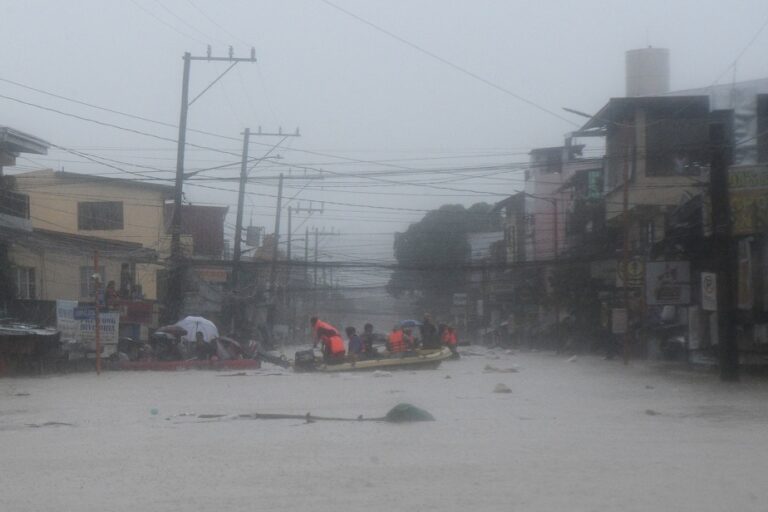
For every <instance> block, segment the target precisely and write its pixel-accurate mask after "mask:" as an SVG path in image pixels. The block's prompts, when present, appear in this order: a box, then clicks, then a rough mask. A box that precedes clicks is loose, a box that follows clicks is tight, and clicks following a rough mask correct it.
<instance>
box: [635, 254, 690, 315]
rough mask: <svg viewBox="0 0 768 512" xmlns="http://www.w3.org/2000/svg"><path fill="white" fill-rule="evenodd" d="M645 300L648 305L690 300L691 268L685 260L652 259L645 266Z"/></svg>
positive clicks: (678, 302) (679, 303)
mask: <svg viewBox="0 0 768 512" xmlns="http://www.w3.org/2000/svg"><path fill="white" fill-rule="evenodd" d="M645 279H646V280H645V302H646V304H648V305H650V306H658V305H665V304H676V305H685V304H689V303H690V302H691V269H690V264H689V263H688V262H687V261H652V262H648V263H647V264H646V268H645Z"/></svg>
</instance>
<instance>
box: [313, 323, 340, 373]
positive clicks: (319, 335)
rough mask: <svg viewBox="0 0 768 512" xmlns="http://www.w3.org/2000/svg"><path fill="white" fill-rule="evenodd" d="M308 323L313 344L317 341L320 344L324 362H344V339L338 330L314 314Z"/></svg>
mask: <svg viewBox="0 0 768 512" xmlns="http://www.w3.org/2000/svg"><path fill="white" fill-rule="evenodd" d="M310 323H311V325H312V337H313V338H314V340H315V346H317V343H318V342H320V343H321V344H322V351H323V360H324V361H325V362H326V363H341V362H344V354H345V350H344V339H343V338H342V337H341V334H339V330H338V329H336V328H335V327H334V326H332V325H331V324H329V323H326V322H323V321H322V320H320V319H318V318H317V317H316V316H313V317H312V318H311V319H310Z"/></svg>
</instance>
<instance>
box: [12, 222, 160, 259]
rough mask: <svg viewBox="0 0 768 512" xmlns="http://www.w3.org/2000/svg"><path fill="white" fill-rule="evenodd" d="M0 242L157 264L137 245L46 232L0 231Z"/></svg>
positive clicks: (153, 256) (150, 252) (148, 251)
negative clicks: (97, 252) (97, 253)
mask: <svg viewBox="0 0 768 512" xmlns="http://www.w3.org/2000/svg"><path fill="white" fill-rule="evenodd" d="M0 240H6V241H9V242H12V243H14V244H19V245H21V246H24V247H29V246H32V247H41V248H49V249H50V248H55V249H57V250H64V251H67V252H70V253H78V254H92V253H93V251H99V252H101V253H102V254H103V255H104V256H106V257H113V258H124V259H128V260H131V261H142V262H153V261H156V260H157V251H155V250H153V249H147V248H145V247H143V246H142V245H141V244H140V243H136V242H123V241H121V240H110V239H106V238H99V237H95V236H85V235H76V234H72V233H63V232H60V231H49V230H47V229H33V230H32V231H31V232H19V231H16V230H6V229H3V228H0Z"/></svg>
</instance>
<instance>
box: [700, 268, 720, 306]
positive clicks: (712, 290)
mask: <svg viewBox="0 0 768 512" xmlns="http://www.w3.org/2000/svg"><path fill="white" fill-rule="evenodd" d="M701 309H703V310H704V311H717V274H715V273H714V272H702V273H701Z"/></svg>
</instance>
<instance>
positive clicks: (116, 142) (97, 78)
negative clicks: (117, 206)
mask: <svg viewBox="0 0 768 512" xmlns="http://www.w3.org/2000/svg"><path fill="white" fill-rule="evenodd" d="M334 3H335V4H336V5H338V6H340V7H343V8H344V9H347V10H349V11H351V12H353V13H354V14H356V15H358V16H359V17H361V18H364V19H365V20H368V21H370V22H371V23H373V24H375V25H378V26H379V27H382V28H384V29H386V30H388V31H390V32H392V33H394V34H396V35H397V36H399V37H401V38H403V39H405V40H407V41H408V42H410V43H413V44H414V45H417V46H420V47H422V48H424V49H425V50H427V51H430V52H432V53H434V54H437V55H439V56H440V57H442V58H444V59H446V60H448V61H450V62H451V63H453V64H455V65H457V66H459V67H461V68H464V69H466V70H468V71H471V72H473V73H475V74H477V75H479V76H481V77H482V78H484V79H486V80H488V81H490V82H492V83H494V84H496V85H498V86H500V87H503V88H505V89H507V90H508V91H510V92H512V93H514V95H517V96H519V97H522V98H525V99H526V100H528V101H529V102H531V103H534V104H536V105H538V106H539V107H541V108H537V107H534V106H532V105H530V104H528V103H525V102H523V101H521V100H520V99H519V98H516V97H515V96H514V95H512V94H507V93H504V92H501V91H499V90H496V89H494V88H492V87H490V86H489V85H487V84H484V83H481V82H480V81H478V80H476V79H473V78H471V77H469V76H467V75H466V74H463V73H461V72H459V71H457V70H456V69H454V68H452V67H450V66H448V65H446V64H445V63H442V62H439V61H438V60H436V59H434V58H431V57H429V56H427V55H425V54H423V53H420V52H419V51H417V50H416V49H414V48H412V47H410V46H408V45H407V44H405V43H403V42H401V41H398V40H395V39H393V38H392V37H389V36H387V35H385V34H383V33H382V32H380V31H377V30H376V29H374V28H373V27H371V26H369V25H366V24H365V23H364V22H362V21H360V20H358V19H354V18H352V17H350V16H349V15H347V14H344V13H343V12H340V11H339V10H337V9H335V8H333V7H332V6H330V5H328V4H327V3H325V2H323V1H321V0H295V1H292V0H282V1H274V0H272V1H259V2H256V1H213V0H126V1H119V2H118V1H109V0H99V1H96V0H87V1H83V0H80V1H78V2H61V1H54V0H48V1H42V0H40V1H35V0H23V1H22V0H4V1H3V2H2V18H0V45H1V46H2V48H3V51H2V52H0V63H1V64H2V65H1V66H0V79H2V80H11V81H14V82H19V83H21V84H24V85H27V86H31V87H35V88H38V89H41V90H44V91H46V92H49V93H54V94H58V95H63V96H67V97H71V98H74V99H77V100H80V101H83V102H87V103H92V104H95V105H99V106H103V107H108V108H110V109H114V110H118V111H122V112H126V113H130V114H133V115H138V116H143V117H147V118H151V119H153V120H157V121H162V122H165V123H171V124H175V123H177V122H178V114H179V94H180V88H181V73H182V60H181V56H182V54H183V53H184V52H185V51H190V52H192V53H193V55H204V54H205V51H206V45H207V44H211V45H212V47H213V53H214V55H217V56H224V55H226V53H227V48H228V46H229V45H230V44H231V45H233V46H234V51H235V55H236V56H241V57H242V56H246V55H248V53H249V50H250V46H254V47H255V48H256V54H257V58H258V59H259V62H258V64H255V65H254V64H240V65H238V66H237V67H235V68H234V69H233V70H232V72H230V73H229V74H228V75H227V76H226V77H224V78H223V79H222V80H221V81H220V82H219V83H218V84H216V85H215V86H214V87H212V88H211V90H210V91H208V92H207V93H206V94H205V95H204V96H203V97H201V98H200V100H199V101H198V102H197V103H195V104H194V105H193V106H192V107H191V109H190V114H189V127H190V128H193V129H200V130H205V131H209V132H213V133H216V134H220V135H223V136H225V137H231V138H232V140H230V139H226V138H224V137H212V136H208V135H202V134H198V133H190V134H189V136H188V141H189V142H192V143H194V144H198V145H201V146H206V147H209V148H213V149H216V150H218V151H211V150H201V149H199V148H190V149H189V150H188V152H187V168H188V169H197V168H203V167H212V166H216V165H222V164H227V163H232V164H233V167H231V168H228V169H223V170H217V171H210V172H207V173H201V174H200V175H199V177H206V178H203V179H198V180H196V181H193V182H190V185H189V186H187V187H186V188H185V193H186V196H187V198H188V199H189V200H191V201H192V202H197V203H202V204H224V205H231V212H232V213H234V204H235V194H234V193H233V192H226V191H224V190H221V189H225V190H233V189H234V186H235V185H234V184H233V183H231V182H219V181H217V180H211V178H224V177H233V176H236V175H237V173H238V169H239V167H238V165H237V162H238V160H239V157H237V156H236V154H239V152H240V149H241V143H240V142H239V141H238V140H237V139H239V137H240V133H241V132H242V130H243V128H244V127H246V126H249V127H251V128H252V129H254V130H255V129H257V127H258V126H259V125H260V126H262V128H263V129H264V130H265V131H274V130H277V128H278V127H280V126H282V128H283V130H285V131H293V130H294V129H295V128H296V127H297V126H298V127H300V128H301V133H302V137H300V138H295V139H286V140H285V141H283V143H282V144H281V146H280V147H279V148H278V149H277V150H276V151H275V153H273V154H279V155H280V156H281V157H282V159H281V160H278V161H277V162H276V163H270V164H266V163H265V164H263V165H260V166H259V167H257V168H256V169H254V170H253V171H252V174H251V176H252V177H253V178H254V179H258V178H260V177H261V178H262V179H261V181H260V182H254V183H252V184H251V185H250V186H249V189H248V192H249V194H248V197H247V199H246V204H247V209H246V224H247V223H248V222H249V221H250V217H251V215H252V216H253V222H254V224H255V225H264V226H268V228H267V229H268V231H271V230H272V226H273V223H274V220H273V212H274V205H275V199H274V196H275V194H276V180H275V179H274V176H276V175H277V174H278V173H279V172H285V173H288V172H289V169H291V166H294V167H293V170H292V171H291V172H292V173H296V172H299V173H303V172H304V171H305V170H306V172H307V173H308V174H312V175H315V176H320V174H318V172H319V171H320V170H323V171H325V172H324V174H323V175H322V176H323V177H324V179H323V180H311V181H309V180H306V181H305V180H292V181H288V182H287V183H286V190H285V193H286V197H288V198H293V202H292V203H291V204H293V205H296V204H297V203H298V202H301V204H302V205H303V206H308V202H309V200H315V201H319V200H327V201H333V202H338V203H349V204H351V205H371V206H379V207H383V208H380V209H371V208H364V207H363V206H344V205H330V204H326V211H325V213H324V214H323V215H322V216H321V215H315V216H313V217H312V218H311V219H308V220H304V219H303V218H301V217H297V218H296V219H295V220H296V222H295V223H294V227H295V228H297V229H296V232H297V233H300V235H301V237H303V231H304V228H305V227H307V226H308V227H310V228H313V227H315V226H317V227H324V228H326V229H331V228H334V229H335V230H337V231H341V233H342V236H339V237H336V238H334V239H332V240H331V239H330V237H328V240H326V241H324V246H325V247H326V251H325V257H327V258H334V259H350V260H355V259H360V258H362V257H365V258H366V259H374V260H380V259H381V260H384V259H389V258H391V246H392V237H391V233H392V232H393V231H396V230H402V229H404V228H405V227H406V226H407V225H408V223H409V222H413V221H415V220H418V219H419V218H420V217H421V215H422V212H421V211H420V210H423V209H428V208H434V207H437V206H439V205H440V204H443V203H464V204H467V205H469V204H472V203H474V202H477V201H483V200H484V201H489V202H493V201H496V200H499V199H500V198H501V197H502V195H503V194H506V193H511V192H513V191H514V190H515V189H516V188H518V187H519V185H520V183H521V178H522V175H521V173H520V172H519V170H515V169H514V164H516V163H517V164H519V163H523V162H525V161H526V160H527V152H528V151H529V150H530V149H531V148H534V147H538V146H551V145H559V144H561V143H562V137H563V135H564V134H565V133H566V132H568V131H570V130H572V129H573V128H574V127H575V126H576V125H577V124H579V123H581V122H582V121H583V119H581V118H579V117H576V116H573V115H572V114H568V113H566V112H564V111H562V110H561V107H570V108H574V109H578V110H581V111H584V112H595V111H596V110H597V109H599V108H600V107H601V106H602V105H603V104H604V103H605V102H606V101H607V100H608V98H610V97H611V96H622V95H623V94H624V51H625V50H627V49H631V48H638V47H643V46H646V45H648V44H651V45H653V46H659V47H666V48H669V49H670V50H671V64H672V87H673V89H682V88H690V87H701V86H706V85H709V84H712V83H713V82H714V81H715V80H717V79H718V78H719V77H721V76H723V78H722V79H721V82H728V81H730V80H732V79H733V78H734V73H733V67H732V66H731V65H732V63H733V62H734V60H735V59H737V57H738V61H737V62H736V66H735V71H736V72H735V77H736V79H737V80H746V79H750V78H758V77H764V76H768V60H766V59H765V50H766V49H768V29H767V30H763V31H762V32H761V33H760V34H759V35H758V36H757V37H756V38H755V39H754V41H751V40H752V39H753V37H754V36H755V34H758V31H759V30H760V29H761V27H763V28H764V25H765V23H766V16H768V4H766V3H765V1H764V0H748V1H747V0H745V1H732V2H722V1H693V0H691V1H678V0H676V1H673V2H670V1H669V0H666V1H653V0H646V1H643V2H638V1H597V0H592V1H590V0H584V1H581V2H569V1H549V0H547V1H536V2H529V1H525V2H523V1H471V2H470V1H448V0H417V1H377V2H374V1H350V0H334ZM750 41H751V44H749V43H750ZM225 67H226V65H225V64H222V63H207V62H194V63H193V65H192V80H191V86H190V90H191V93H190V94H191V95H192V96H194V95H196V94H197V93H198V92H199V91H200V90H202V89H203V88H204V87H205V86H206V85H207V84H208V83H209V82H210V81H211V80H212V79H213V78H215V77H216V76H217V75H218V74H219V73H220V72H222V71H223V70H224V69H225ZM0 95H2V96H7V97H11V98H16V99H18V100H23V101H25V102H29V103H33V104H37V105H42V106H45V107H48V108H53V109H57V110H61V111H63V112H67V113H71V114H76V115H79V116H83V117H88V118H92V119H96V120H100V121H103V122H108V123H112V124H116V125H119V126H122V127H126V128H131V129H135V130H139V131H144V132H148V133H150V134H155V135H158V136H161V137H166V138H171V139H175V138H176V131H175V130H174V129H173V128H169V127H164V126H161V125H157V124H152V123H148V122H145V121H138V120H135V119H129V118H126V117H123V116H120V115H116V114H111V113H107V112H104V111H99V110H95V109H92V108H89V107H86V106H83V105H78V104H74V103H71V102H68V101H64V100H61V99H56V98H53V97H50V96H46V95H44V94H41V93H38V92H34V91H31V90H28V89H24V88H22V87H19V86H17V85H13V84H11V83H9V82H7V81H0ZM0 108H1V110H0V112H2V115H0V125H8V126H12V127H14V128H17V129H19V130H22V131H25V132H28V133H30V134H33V135H36V136H39V137H41V138H43V139H46V140H49V141H51V142H53V143H55V144H57V145H60V146H63V147H66V148H69V149H72V150H76V151H80V152H82V153H85V154H87V155H91V157H94V158H96V159H98V158H102V157H106V158H110V159H112V160H113V161H111V164H113V165H114V166H116V167H119V168H120V169H126V170H129V171H131V172H135V173H140V174H142V175H144V176H150V177H152V178H153V179H160V180H163V179H170V177H171V176H172V170H173V169H174V166H175V151H176V149H175V145H174V143H173V142H168V141H163V140H158V139H157V138H152V137H148V136H143V135H138V134H134V133H129V132H126V131H121V130H118V129H113V128H108V127H104V126H99V125H96V124H93V123H90V122H86V121H83V120H77V119H72V118H69V117H65V116H64V115H62V114H58V113H53V112H49V111H43V110H39V109H37V108H35V107H33V106H30V105H24V104H20V103H17V102H14V101H13V100H10V99H8V98H0ZM545 110H548V111H550V112H551V113H550V112H546V111H545ZM553 113H554V114H553ZM569 121H570V122H569ZM278 140H279V139H276V138H273V137H263V138H256V139H255V143H254V144H252V145H251V154H252V155H253V156H258V155H260V154H263V152H264V151H266V150H267V149H268V147H269V146H270V145H272V144H274V143H276V142H278ZM260 144H261V145H260ZM222 150H223V151H229V152H231V153H233V155H227V154H225V153H221V151H222ZM302 151H312V152H315V154H312V153H305V152H302ZM317 153H320V154H317ZM383 161H386V162H383ZM18 164H19V166H18V169H17V170H30V169H36V168H41V167H52V168H54V169H60V168H64V169H65V170H68V171H72V172H80V173H90V174H102V175H109V176H120V175H122V176H126V177H130V178H138V177H137V176H136V175H135V174H134V175H127V174H121V172H120V171H119V170H116V169H115V168H110V167H106V166H103V165H99V164H95V163H94V162H92V161H88V160H84V159H83V158H82V157H79V156H76V155H73V154H71V153H68V152H66V151H62V150H51V151H50V154H49V155H48V156H47V157H33V158H31V159H22V158H20V159H19V161H18ZM133 164H140V165H143V166H145V167H135V166H133ZM299 166H301V167H299ZM147 167H151V168H153V169H147ZM302 168H303V170H297V169H302ZM425 169H427V170H429V171H428V172H424V170H425ZM370 172H376V174H375V176H370V175H369V176H368V177H365V178H359V177H358V178H354V177H351V176H340V175H339V173H342V174H347V175H348V174H358V175H359V174H360V173H370ZM169 183H170V182H169ZM386 208H392V209H386ZM302 222H304V223H302ZM233 225H234V215H230V218H229V219H228V230H227V231H228V233H231V232H232V227H233ZM283 229H285V227H284V228H283ZM298 237H299V235H297V238H298ZM297 243H302V244H303V242H298V241H297Z"/></svg>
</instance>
